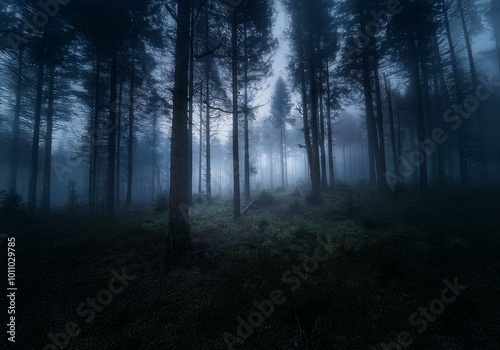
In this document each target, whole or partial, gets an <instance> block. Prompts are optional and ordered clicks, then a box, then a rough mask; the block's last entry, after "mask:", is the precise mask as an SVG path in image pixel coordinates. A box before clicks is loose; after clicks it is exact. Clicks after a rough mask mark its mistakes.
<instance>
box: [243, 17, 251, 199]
mask: <svg viewBox="0 0 500 350" xmlns="http://www.w3.org/2000/svg"><path fill="white" fill-rule="evenodd" d="M244 32H245V41H244V47H245V54H244V57H245V62H244V71H245V72H244V74H245V77H244V84H245V104H244V107H243V108H244V118H243V137H244V144H245V145H244V148H245V150H244V152H245V154H244V166H243V167H244V180H243V184H244V193H245V203H250V200H251V198H250V141H249V135H248V134H249V126H248V124H249V121H248V117H249V109H248V58H247V55H248V49H247V24H246V22H245V28H244Z"/></svg>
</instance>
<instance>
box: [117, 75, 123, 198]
mask: <svg viewBox="0 0 500 350" xmlns="http://www.w3.org/2000/svg"><path fill="white" fill-rule="evenodd" d="M122 93H123V79H122V78H120V90H119V92H118V115H117V118H118V125H117V127H116V205H118V204H119V203H120V182H121V181H120V170H121V169H120V168H121V140H122Z"/></svg>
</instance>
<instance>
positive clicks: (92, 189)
mask: <svg viewBox="0 0 500 350" xmlns="http://www.w3.org/2000/svg"><path fill="white" fill-rule="evenodd" d="M95 65H96V72H95V91H94V95H95V96H94V114H93V116H92V120H91V126H90V142H91V145H90V146H91V148H90V149H91V151H90V152H91V154H90V166H89V209H91V210H93V209H94V208H95V197H96V188H97V186H96V185H97V159H98V157H97V153H98V151H99V137H98V128H99V111H100V106H99V90H100V69H99V58H98V57H97V54H96V60H95Z"/></svg>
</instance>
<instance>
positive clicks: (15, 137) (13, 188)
mask: <svg viewBox="0 0 500 350" xmlns="http://www.w3.org/2000/svg"><path fill="white" fill-rule="evenodd" d="M23 58H24V49H23V48H21V49H20V50H19V51H18V57H17V77H16V106H15V108H14V120H13V122H12V150H11V158H10V182H9V191H10V194H11V195H14V194H16V193H17V168H18V160H17V153H18V147H19V124H20V116H21V96H22V82H23V67H24V62H23Z"/></svg>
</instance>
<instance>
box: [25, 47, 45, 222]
mask: <svg viewBox="0 0 500 350" xmlns="http://www.w3.org/2000/svg"><path fill="white" fill-rule="evenodd" d="M44 56H45V55H44ZM44 69H45V57H41V58H39V61H38V73H37V83H36V102H35V116H34V127H33V141H32V143H31V168H30V170H31V172H30V182H29V193H28V212H29V213H30V214H34V213H35V208H36V187H37V186H36V185H37V179H38V150H39V141H40V119H41V115H42V93H43V76H44Z"/></svg>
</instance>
